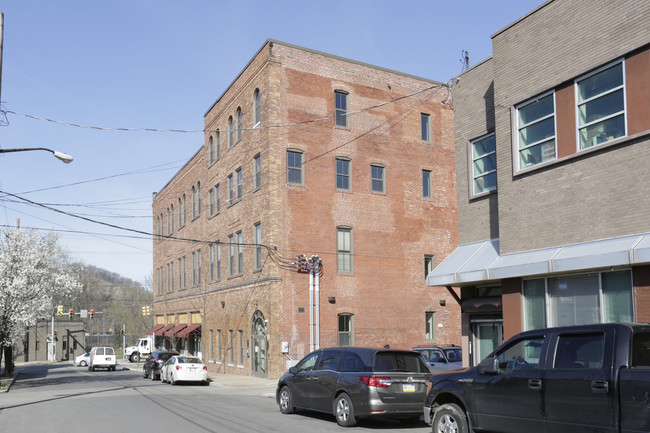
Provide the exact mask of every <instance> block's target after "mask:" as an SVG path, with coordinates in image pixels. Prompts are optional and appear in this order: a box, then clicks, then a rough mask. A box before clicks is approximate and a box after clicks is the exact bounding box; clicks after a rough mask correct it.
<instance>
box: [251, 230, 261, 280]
mask: <svg viewBox="0 0 650 433" xmlns="http://www.w3.org/2000/svg"><path fill="white" fill-rule="evenodd" d="M253 228H254V232H255V269H261V268H262V224H261V223H256V224H255V225H254V226H253Z"/></svg>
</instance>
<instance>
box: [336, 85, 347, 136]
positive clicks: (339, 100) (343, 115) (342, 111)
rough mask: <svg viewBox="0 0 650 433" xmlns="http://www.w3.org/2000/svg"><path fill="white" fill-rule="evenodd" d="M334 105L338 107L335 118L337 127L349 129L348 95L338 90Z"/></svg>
mask: <svg viewBox="0 0 650 433" xmlns="http://www.w3.org/2000/svg"><path fill="white" fill-rule="evenodd" d="M334 104H335V106H336V108H335V111H334V117H335V121H336V126H342V127H344V128H347V127H348V94H347V92H343V91H340V90H337V91H336V92H334Z"/></svg>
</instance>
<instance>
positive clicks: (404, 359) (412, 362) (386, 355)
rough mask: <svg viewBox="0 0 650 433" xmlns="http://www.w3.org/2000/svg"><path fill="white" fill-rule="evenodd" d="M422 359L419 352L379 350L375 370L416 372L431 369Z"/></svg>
mask: <svg viewBox="0 0 650 433" xmlns="http://www.w3.org/2000/svg"><path fill="white" fill-rule="evenodd" d="M421 359H422V358H420V356H419V355H418V354H417V353H409V352H405V353H402V352H379V353H377V355H376V356H375V365H374V371H375V372H381V371H403V372H414V373H419V372H426V371H429V369H428V368H427V366H426V365H423V364H422V361H421Z"/></svg>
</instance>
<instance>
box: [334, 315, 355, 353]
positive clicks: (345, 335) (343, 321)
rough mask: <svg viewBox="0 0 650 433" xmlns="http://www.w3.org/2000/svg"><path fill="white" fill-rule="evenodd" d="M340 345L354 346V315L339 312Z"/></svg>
mask: <svg viewBox="0 0 650 433" xmlns="http://www.w3.org/2000/svg"><path fill="white" fill-rule="evenodd" d="M338 319H339V326H338V328H339V329H338V345H339V346H341V347H345V346H354V315H353V314H349V313H343V314H339V316H338Z"/></svg>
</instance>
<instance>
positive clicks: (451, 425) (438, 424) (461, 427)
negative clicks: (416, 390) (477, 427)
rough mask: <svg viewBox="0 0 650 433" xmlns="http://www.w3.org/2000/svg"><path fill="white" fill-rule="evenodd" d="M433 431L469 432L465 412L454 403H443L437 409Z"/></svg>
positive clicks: (448, 432) (440, 432) (444, 432)
mask: <svg viewBox="0 0 650 433" xmlns="http://www.w3.org/2000/svg"><path fill="white" fill-rule="evenodd" d="M432 432H433V433H469V425H468V423H467V416H466V415H465V412H463V410H462V409H461V408H460V407H459V406H458V405H457V404H453V403H447V404H443V405H442V406H440V408H438V410H436V415H435V416H434V418H433V424H432Z"/></svg>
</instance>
